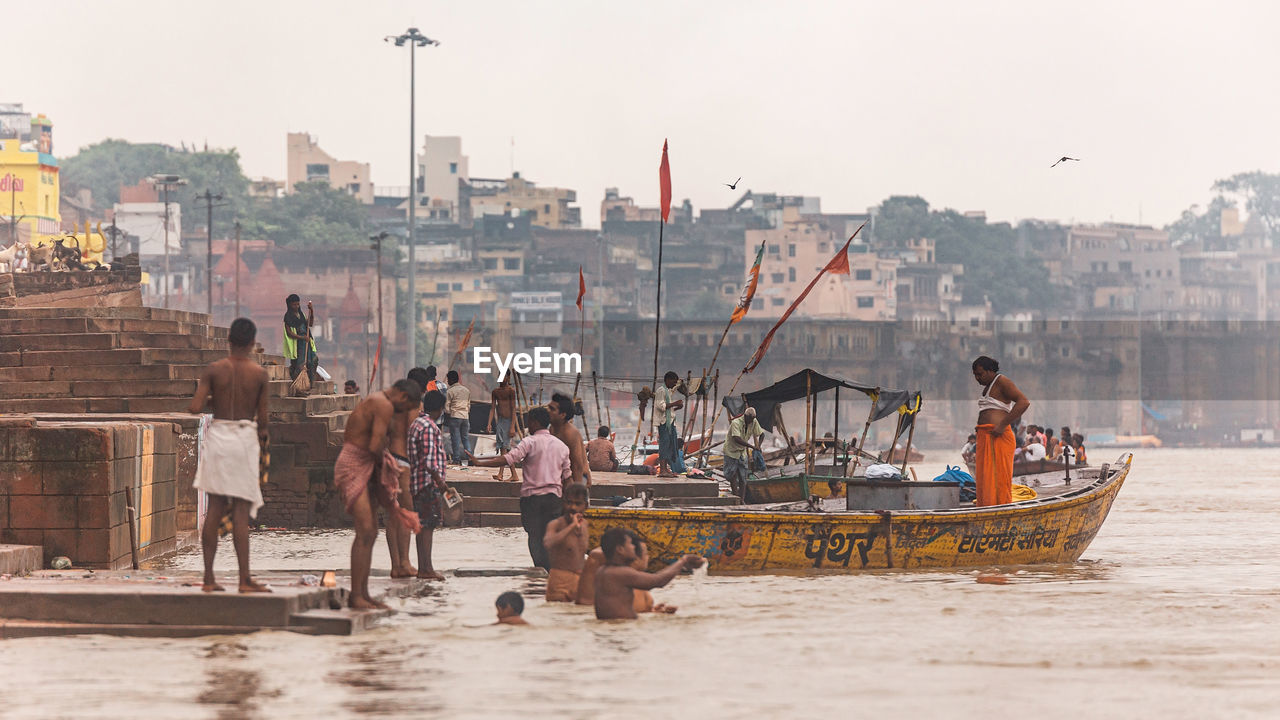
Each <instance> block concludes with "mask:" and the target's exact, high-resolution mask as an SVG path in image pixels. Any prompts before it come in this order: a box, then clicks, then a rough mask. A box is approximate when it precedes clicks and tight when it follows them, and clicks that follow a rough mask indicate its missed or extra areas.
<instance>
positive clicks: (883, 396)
mask: <svg viewBox="0 0 1280 720" xmlns="http://www.w3.org/2000/svg"><path fill="white" fill-rule="evenodd" d="M841 387H843V388H848V389H850V390H856V391H858V392H860V393H862V394H863V395H866V396H867V397H869V398H871V400H872V402H874V403H875V412H874V413H873V414H872V417H871V419H872V421H875V420H880V419H882V418H886V417H888V416H890V415H892V414H894V413H900V414H902V415H906V416H908V417H907V418H906V419H907V420H908V421H910V420H913V419H914V417H913V416H914V415H915V414H916V413H919V412H920V406H921V404H922V403H921V395H920V392H919V391H918V390H893V389H889V388H880V387H876V386H874V385H867V384H864V383H856V382H853V381H851V380H845V379H844V378H841V377H835V376H833V375H823V374H822V373H819V372H817V371H816V370H813V369H810V368H805V369H804V370H801V371H800V372H798V373H795V374H794V375H791V376H789V377H785V378H783V379H781V380H779V381H778V382H776V383H774V384H772V385H770V386H769V387H766V388H761V389H759V390H755V391H753V392H749V393H744V394H743V395H740V396H738V397H725V398H724V400H723V403H722V404H723V405H724V406H725V408H726V409H727V410H728V411H729V412H731V413H733V414H734V415H739V414H741V413H742V410H743V407H744V404H745V405H750V406H751V407H754V408H755V409H756V420H757V421H758V422H759V423H760V426H761V427H762V428H764V429H765V430H767V431H769V432H773V420H774V410H775V408H776V407H777V406H778V405H779V404H781V403H784V402H788V401H790V400H801V399H803V398H804V396H805V394H806V392H809V393H813V394H815V395H816V394H818V393H820V392H826V391H827V390H833V389H835V388H841ZM744 399H745V400H744Z"/></svg>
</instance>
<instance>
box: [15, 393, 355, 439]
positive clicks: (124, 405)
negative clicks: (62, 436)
mask: <svg viewBox="0 0 1280 720" xmlns="http://www.w3.org/2000/svg"><path fill="white" fill-rule="evenodd" d="M281 382H282V381H281ZM191 386H192V387H193V388H194V387H195V384H194V383H192V384H191ZM3 387H4V385H0V388H3ZM359 402H360V397H359V396H358V395H312V396H310V397H305V398H283V397H275V398H270V399H269V400H268V403H267V408H268V411H269V413H270V415H271V419H272V420H280V421H292V422H304V421H311V420H312V419H313V416H315V415H325V414H328V413H336V412H341V411H347V412H349V411H351V410H354V409H355V406H356V405H357V404H359ZM190 403H191V393H187V394H185V395H177V396H168V397H105V396H98V397H45V398H32V397H22V398H0V413H72V414H78V413H185V412H186V411H187V407H188V405H189V404H190ZM326 422H327V421H326ZM336 432H338V434H339V436H340V435H341V431H340V430H339V431H336Z"/></svg>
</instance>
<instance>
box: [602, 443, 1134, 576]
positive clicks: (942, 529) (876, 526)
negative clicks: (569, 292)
mask: <svg viewBox="0 0 1280 720" xmlns="http://www.w3.org/2000/svg"><path fill="white" fill-rule="evenodd" d="M1131 459H1132V458H1131V456H1130V458H1129V459H1126V460H1125V461H1124V462H1123V463H1122V464H1119V465H1117V466H1116V467H1114V468H1111V469H1110V470H1109V472H1106V473H1105V474H1100V475H1099V477H1098V478H1097V479H1096V480H1092V481H1086V482H1081V483H1080V485H1081V487H1080V488H1079V489H1078V490H1073V491H1071V492H1067V493H1064V494H1061V495H1058V496H1055V497H1051V498H1039V499H1036V500H1032V501H1028V502H1023V503H1016V504H1012V505H1002V506H997V507H989V508H963V509H953V510H933V511H902V512H898V511H894V512H880V513H865V512H825V513H824V512H777V511H768V510H737V511H734V510H724V511H721V510H714V509H707V510H684V509H671V510H666V509H640V508H636V509H623V508H592V509H589V510H588V511H587V517H588V519H589V520H590V534H591V542H592V545H593V546H594V545H597V544H599V540H600V535H601V534H602V533H603V532H604V531H605V530H606V529H608V528H610V527H626V528H630V529H632V530H634V531H635V532H636V533H638V534H639V535H640V536H642V537H644V538H645V540H646V541H647V543H648V546H649V552H650V554H651V556H652V557H653V561H654V566H655V567H656V566H660V565H664V564H666V563H670V562H673V561H674V560H676V559H677V558H678V557H680V556H681V555H684V554H694V555H701V556H703V557H705V558H706V559H707V561H708V562H709V564H710V570H711V571H712V572H717V573H757V572H767V571H812V570H815V569H817V570H827V571H834V572H860V571H863V570H881V569H889V568H905V569H917V568H921V569H923V568H956V567H971V566H985V565H1036V564H1042V563H1068V562H1073V561H1075V560H1077V559H1079V557H1080V555H1081V554H1082V553H1084V551H1085V549H1086V548H1088V547H1089V543H1090V542H1092V541H1093V538H1094V536H1095V535H1096V534H1097V532H1098V529H1099V528H1101V527H1102V523H1103V521H1104V520H1105V519H1106V517H1107V513H1108V512H1109V511H1110V509H1111V504H1112V503H1113V502H1114V501H1115V498H1116V495H1117V493H1119V491H1120V487H1121V485H1123V483H1124V480H1125V477H1127V475H1128V472H1129V467H1130V461H1131Z"/></svg>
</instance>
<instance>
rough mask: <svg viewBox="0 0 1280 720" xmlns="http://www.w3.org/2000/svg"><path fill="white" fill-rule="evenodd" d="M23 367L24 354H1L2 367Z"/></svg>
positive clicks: (0, 364)
mask: <svg viewBox="0 0 1280 720" xmlns="http://www.w3.org/2000/svg"><path fill="white" fill-rule="evenodd" d="M20 365H22V353H20V352H0V367H19V366H20Z"/></svg>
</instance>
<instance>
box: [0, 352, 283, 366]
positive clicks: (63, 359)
mask: <svg viewBox="0 0 1280 720" xmlns="http://www.w3.org/2000/svg"><path fill="white" fill-rule="evenodd" d="M226 356H227V351H226V349H220V350H219V349H206V350H200V349H176V348H154V349H153V348H115V349H110V350H95V351H93V353H92V363H90V354H88V353H86V352H85V351H83V350H26V351H23V352H17V351H14V352H0V368H3V367H37V366H42V365H48V366H63V367H76V366H80V365H86V364H93V365H202V366H203V365H207V364H208V363H211V362H213V361H214V360H221V359H222V358H224V357H226ZM254 359H255V360H256V361H257V362H258V364H260V365H267V364H274V365H283V366H285V367H286V368H287V367H288V363H287V362H286V361H285V359H284V358H282V357H279V356H276V355H255V356H254Z"/></svg>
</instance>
